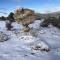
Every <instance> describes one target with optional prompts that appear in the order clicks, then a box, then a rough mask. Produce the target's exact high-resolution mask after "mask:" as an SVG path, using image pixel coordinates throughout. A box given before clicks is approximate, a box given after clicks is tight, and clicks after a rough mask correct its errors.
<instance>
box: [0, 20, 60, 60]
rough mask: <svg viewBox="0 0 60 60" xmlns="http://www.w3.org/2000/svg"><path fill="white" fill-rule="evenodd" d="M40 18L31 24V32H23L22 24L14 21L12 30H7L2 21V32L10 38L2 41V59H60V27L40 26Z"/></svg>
mask: <svg viewBox="0 0 60 60" xmlns="http://www.w3.org/2000/svg"><path fill="white" fill-rule="evenodd" d="M40 23H41V21H40V20H36V21H35V22H34V23H33V24H30V25H29V27H30V28H31V30H30V32H28V33H27V32H22V31H21V29H22V28H23V26H22V25H19V24H17V23H16V22H14V23H13V24H12V25H13V26H14V27H13V29H12V31H7V30H6V27H5V22H4V21H0V32H2V33H3V34H6V36H9V39H8V40H7V41H4V42H0V60H60V29H58V28H56V27H53V26H51V25H50V26H49V27H47V28H42V27H40Z"/></svg>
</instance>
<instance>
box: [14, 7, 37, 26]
mask: <svg viewBox="0 0 60 60" xmlns="http://www.w3.org/2000/svg"><path fill="white" fill-rule="evenodd" d="M35 17H36V15H35V13H34V11H33V10H30V9H24V8H22V9H17V10H16V11H15V14H14V18H15V20H16V21H17V22H18V23H22V24H23V25H28V24H30V23H32V22H33V21H34V20H35Z"/></svg>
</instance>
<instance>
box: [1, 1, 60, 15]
mask: <svg viewBox="0 0 60 60" xmlns="http://www.w3.org/2000/svg"><path fill="white" fill-rule="evenodd" d="M17 7H25V8H31V9H33V10H35V11H36V12H40V13H45V12H54V11H60V0H0V12H7V13H9V12H11V11H14V9H16V8H17ZM0 15H2V13H0Z"/></svg>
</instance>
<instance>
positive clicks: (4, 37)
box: [0, 32, 9, 42]
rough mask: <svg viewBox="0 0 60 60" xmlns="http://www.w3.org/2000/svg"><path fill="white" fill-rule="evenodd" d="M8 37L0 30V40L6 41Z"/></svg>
mask: <svg viewBox="0 0 60 60" xmlns="http://www.w3.org/2000/svg"><path fill="white" fill-rule="evenodd" d="M8 39H9V37H8V35H6V34H4V33H3V32H0V42H4V41H7V40H8Z"/></svg>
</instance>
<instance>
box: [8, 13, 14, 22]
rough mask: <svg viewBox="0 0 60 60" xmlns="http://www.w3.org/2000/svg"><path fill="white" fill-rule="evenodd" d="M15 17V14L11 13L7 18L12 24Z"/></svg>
mask: <svg viewBox="0 0 60 60" xmlns="http://www.w3.org/2000/svg"><path fill="white" fill-rule="evenodd" d="M13 16H14V13H13V12H11V13H10V14H9V15H8V17H7V20H10V21H11V22H14V17H13Z"/></svg>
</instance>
